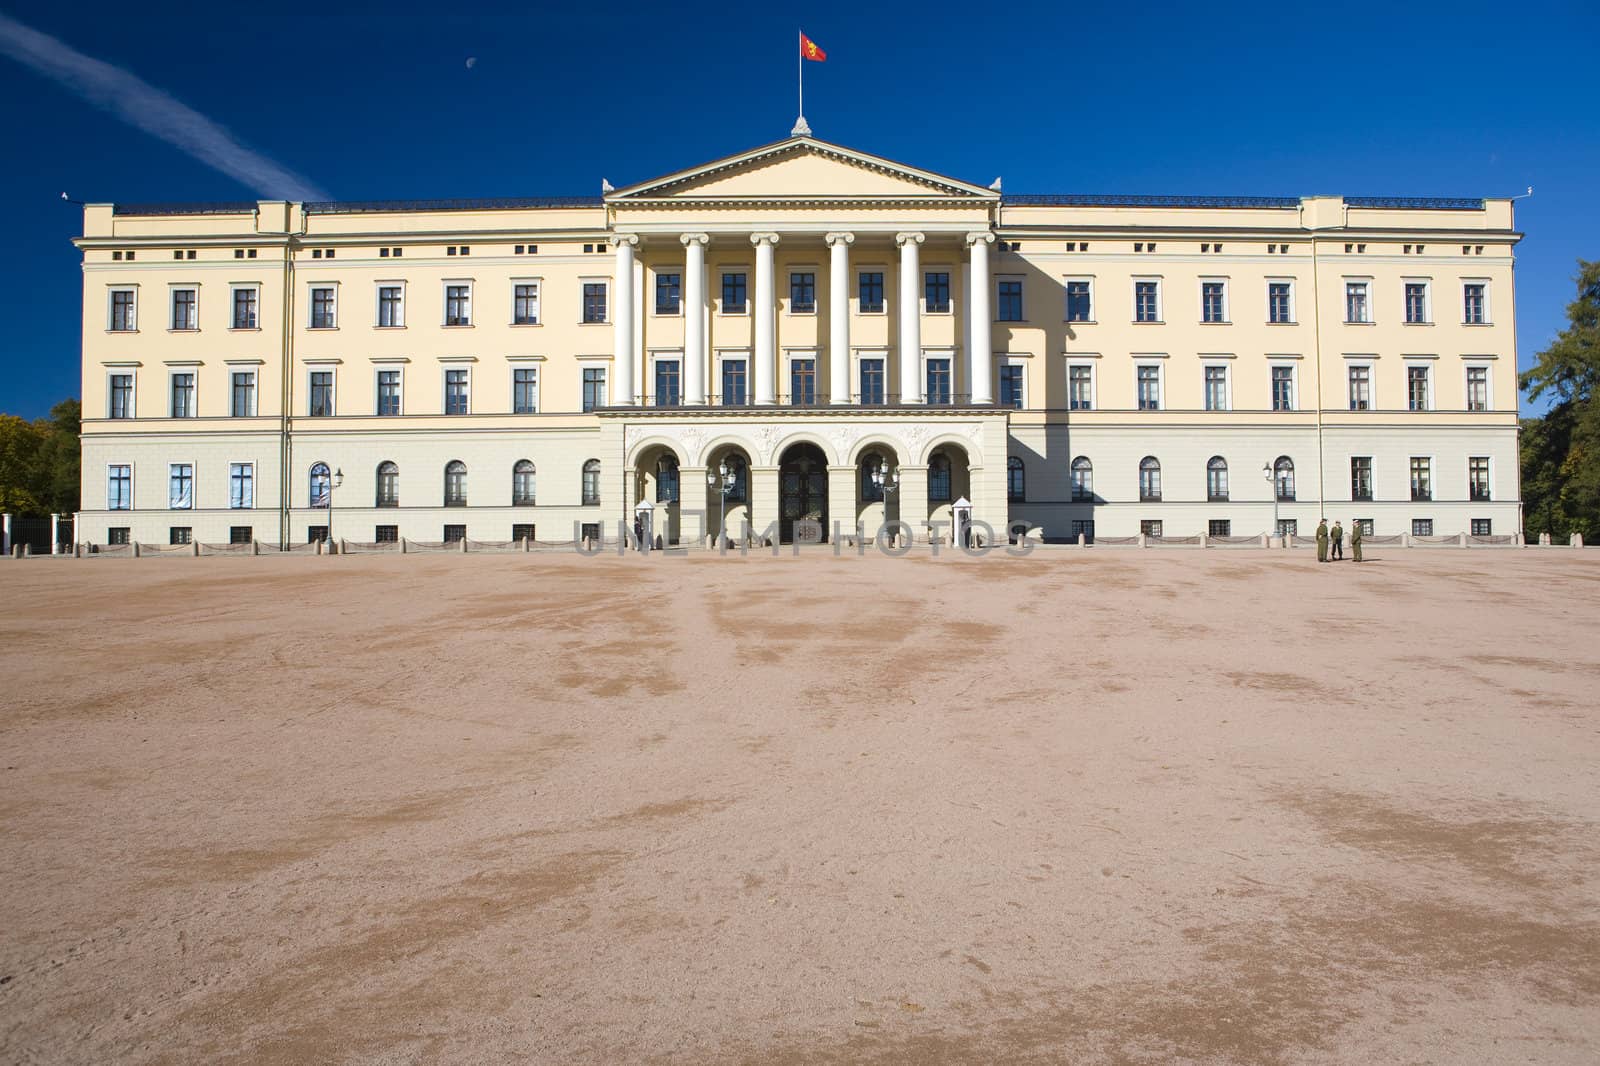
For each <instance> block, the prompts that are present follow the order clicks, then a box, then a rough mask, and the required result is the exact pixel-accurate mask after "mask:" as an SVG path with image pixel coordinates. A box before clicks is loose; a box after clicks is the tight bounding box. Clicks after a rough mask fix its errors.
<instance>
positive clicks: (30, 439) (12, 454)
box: [0, 415, 44, 515]
mask: <svg viewBox="0 0 1600 1066" xmlns="http://www.w3.org/2000/svg"><path fill="white" fill-rule="evenodd" d="M43 439H44V434H43V433H41V432H40V430H39V427H38V425H36V424H35V423H33V422H29V421H27V420H26V419H22V418H18V417H17V416H16V415H0V511H3V512H5V513H6V514H32V515H36V514H42V513H44V504H43V503H42V502H41V501H40V499H39V480H40V479H39V470H40V467H39V449H40V446H41V444H42V443H43Z"/></svg>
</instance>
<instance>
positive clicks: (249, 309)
mask: <svg viewBox="0 0 1600 1066" xmlns="http://www.w3.org/2000/svg"><path fill="white" fill-rule="evenodd" d="M259 295H260V294H259V292H258V291H257V290H256V289H254V288H249V289H234V290H233V328H234V329H255V328H256V327H257V323H258V319H257V314H256V312H257V310H258V304H259Z"/></svg>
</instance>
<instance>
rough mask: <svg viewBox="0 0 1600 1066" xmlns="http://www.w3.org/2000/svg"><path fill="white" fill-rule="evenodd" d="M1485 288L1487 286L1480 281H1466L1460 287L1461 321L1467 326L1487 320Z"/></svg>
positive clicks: (1480, 323) (1478, 324) (1477, 324)
mask: <svg viewBox="0 0 1600 1066" xmlns="http://www.w3.org/2000/svg"><path fill="white" fill-rule="evenodd" d="M1486 290H1487V286H1485V285H1484V284H1483V283H1482V282H1468V283H1467V284H1466V285H1463V286H1462V287H1461V293H1462V304H1463V306H1462V316H1461V321H1463V322H1465V323H1466V324H1467V325H1469V326H1481V325H1483V324H1484V323H1485V322H1487V321H1488V320H1489V319H1488V314H1487V310H1488V309H1487V307H1486V306H1485V301H1484V294H1485V291H1486Z"/></svg>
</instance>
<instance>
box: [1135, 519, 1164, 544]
mask: <svg viewBox="0 0 1600 1066" xmlns="http://www.w3.org/2000/svg"><path fill="white" fill-rule="evenodd" d="M1139 532H1140V533H1143V534H1144V535H1145V536H1147V537H1154V538H1155V539H1156V540H1160V539H1161V520H1160V519H1159V518H1156V519H1150V518H1146V519H1144V520H1142V521H1141V522H1140V523H1139Z"/></svg>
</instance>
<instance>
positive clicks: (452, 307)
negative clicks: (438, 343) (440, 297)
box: [444, 285, 472, 326]
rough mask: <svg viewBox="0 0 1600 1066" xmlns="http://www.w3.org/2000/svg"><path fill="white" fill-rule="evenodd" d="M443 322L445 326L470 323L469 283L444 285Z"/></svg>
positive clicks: (470, 287) (470, 300) (468, 324)
mask: <svg viewBox="0 0 1600 1066" xmlns="http://www.w3.org/2000/svg"><path fill="white" fill-rule="evenodd" d="M444 324H445V325H447V326H470V325H472V286H471V285H446V286H445V287H444Z"/></svg>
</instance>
